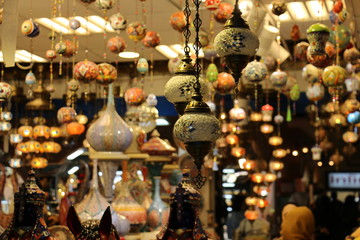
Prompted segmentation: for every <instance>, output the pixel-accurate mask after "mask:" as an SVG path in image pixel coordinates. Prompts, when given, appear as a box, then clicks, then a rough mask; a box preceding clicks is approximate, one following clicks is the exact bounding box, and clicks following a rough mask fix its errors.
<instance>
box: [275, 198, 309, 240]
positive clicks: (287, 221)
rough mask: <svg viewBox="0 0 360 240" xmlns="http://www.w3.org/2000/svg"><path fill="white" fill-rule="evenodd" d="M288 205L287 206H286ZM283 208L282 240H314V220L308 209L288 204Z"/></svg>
mask: <svg viewBox="0 0 360 240" xmlns="http://www.w3.org/2000/svg"><path fill="white" fill-rule="evenodd" d="M288 205H289V206H288ZM288 205H286V206H285V207H284V208H283V213H282V216H283V221H282V224H281V232H280V234H281V239H282V240H314V239H315V219H314V216H313V214H312V212H311V210H310V209H309V208H308V207H304V206H301V207H297V206H295V205H293V204H288Z"/></svg>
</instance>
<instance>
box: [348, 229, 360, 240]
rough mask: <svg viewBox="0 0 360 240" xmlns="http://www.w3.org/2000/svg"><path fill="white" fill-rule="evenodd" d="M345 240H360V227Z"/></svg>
mask: <svg viewBox="0 0 360 240" xmlns="http://www.w3.org/2000/svg"><path fill="white" fill-rule="evenodd" d="M345 240H360V227H358V228H357V229H356V230H355V231H354V232H353V233H352V234H350V235H348V236H346V238H345Z"/></svg>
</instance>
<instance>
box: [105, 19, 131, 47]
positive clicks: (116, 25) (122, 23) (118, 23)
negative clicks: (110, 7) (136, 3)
mask: <svg viewBox="0 0 360 240" xmlns="http://www.w3.org/2000/svg"><path fill="white" fill-rule="evenodd" d="M109 22H110V26H111V27H112V29H114V30H115V31H121V30H125V28H126V23H127V19H126V18H125V17H124V16H123V15H121V14H120V13H115V14H113V15H111V17H110V18H109ZM124 43H125V42H124ZM124 48H125V47H124Z"/></svg>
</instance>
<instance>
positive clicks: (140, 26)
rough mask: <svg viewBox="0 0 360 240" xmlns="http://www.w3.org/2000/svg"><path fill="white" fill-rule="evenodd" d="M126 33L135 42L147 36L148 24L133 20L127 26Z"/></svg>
mask: <svg viewBox="0 0 360 240" xmlns="http://www.w3.org/2000/svg"><path fill="white" fill-rule="evenodd" d="M126 34H127V35H128V37H129V38H130V39H131V40H133V41H134V42H138V41H140V40H142V39H143V38H144V37H145V34H146V25H145V24H144V23H142V22H137V21H136V22H132V23H130V24H129V25H128V26H127V28H126Z"/></svg>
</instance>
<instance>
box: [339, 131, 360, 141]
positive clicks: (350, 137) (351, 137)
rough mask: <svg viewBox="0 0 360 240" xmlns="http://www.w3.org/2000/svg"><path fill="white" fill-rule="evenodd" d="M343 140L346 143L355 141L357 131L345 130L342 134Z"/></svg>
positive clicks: (357, 137)
mask: <svg viewBox="0 0 360 240" xmlns="http://www.w3.org/2000/svg"><path fill="white" fill-rule="evenodd" d="M342 138H343V140H344V142H346V143H355V142H357V140H358V139H359V136H358V134H357V133H355V132H353V131H346V132H345V133H344V134H343V136H342Z"/></svg>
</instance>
